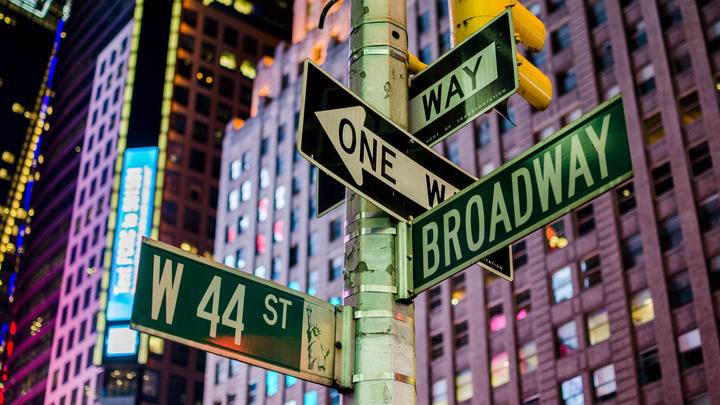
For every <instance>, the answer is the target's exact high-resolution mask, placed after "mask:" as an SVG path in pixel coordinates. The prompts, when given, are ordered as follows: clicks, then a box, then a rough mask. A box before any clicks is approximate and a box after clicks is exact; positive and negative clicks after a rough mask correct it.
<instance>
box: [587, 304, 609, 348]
mask: <svg viewBox="0 0 720 405" xmlns="http://www.w3.org/2000/svg"><path fill="white" fill-rule="evenodd" d="M587 328H588V338H589V340H590V346H594V345H596V344H598V343H600V342H604V341H606V340H608V339H609V338H610V322H609V321H608V314H607V311H606V310H605V309H601V310H599V311H596V312H593V313H592V314H589V315H588V317H587Z"/></svg>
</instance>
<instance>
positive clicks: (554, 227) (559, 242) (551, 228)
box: [545, 219, 568, 252]
mask: <svg viewBox="0 0 720 405" xmlns="http://www.w3.org/2000/svg"><path fill="white" fill-rule="evenodd" d="M545 237H546V238H547V241H548V248H549V249H550V251H551V252H552V251H555V250H557V249H562V248H564V247H565V246H567V244H568V241H567V237H566V236H565V223H564V221H563V220H562V219H561V220H559V221H556V222H553V223H552V224H550V225H548V226H546V227H545Z"/></svg>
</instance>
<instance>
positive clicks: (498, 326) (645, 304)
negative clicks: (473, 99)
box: [205, 0, 720, 405]
mask: <svg viewBox="0 0 720 405" xmlns="http://www.w3.org/2000/svg"><path fill="white" fill-rule="evenodd" d="M348 3H350V2H349V1H345V2H343V4H342V5H340V6H336V7H338V9H337V11H335V13H334V14H331V15H330V16H329V17H328V20H327V21H326V28H325V29H323V30H318V29H317V28H316V26H317V22H318V19H319V12H320V9H321V8H322V7H323V6H324V3H323V2H321V1H319V0H318V1H316V0H309V1H308V0H303V1H296V2H295V7H294V12H295V13H294V16H293V21H294V24H293V40H292V43H290V44H287V45H286V44H283V45H281V46H280V47H278V49H276V51H275V54H274V56H273V62H272V63H269V64H265V65H262V66H260V67H259V68H258V76H257V78H256V80H255V85H254V89H253V93H252V94H253V97H252V100H253V107H252V113H253V118H251V119H249V120H248V121H246V122H245V124H244V126H242V127H241V128H239V129H238V128H237V127H236V126H233V125H228V127H227V130H226V136H225V141H224V145H223V160H222V167H221V170H220V172H221V173H220V174H221V179H220V194H219V197H218V211H217V231H216V239H215V251H214V252H215V259H216V260H217V261H222V262H224V263H225V264H227V265H231V266H235V267H237V268H240V269H242V270H243V271H247V272H253V273H254V274H255V275H258V276H261V277H265V278H268V279H271V280H274V281H277V282H280V283H283V284H287V285H289V286H290V287H292V288H295V289H298V290H300V291H304V292H307V293H308V294H312V295H317V296H318V297H320V298H323V299H327V300H330V301H331V302H339V301H340V297H341V296H342V289H343V287H342V281H340V280H342V268H343V265H344V263H343V234H344V208H339V209H336V210H334V211H331V212H330V213H329V214H327V215H326V216H324V217H322V218H319V219H317V218H315V214H316V212H315V211H316V210H315V207H316V206H317V204H316V201H317V196H316V195H315V181H316V178H317V171H316V170H315V169H314V168H311V167H310V165H309V164H308V163H307V162H305V161H304V160H303V159H300V158H299V157H298V156H297V154H296V152H295V151H294V150H295V146H294V135H295V133H296V130H297V121H298V118H297V117H298V114H299V109H300V103H301V100H300V89H301V78H302V71H301V62H302V60H303V59H304V58H306V57H309V58H311V59H313V60H314V61H316V62H317V63H320V64H323V66H324V67H325V69H326V70H328V71H329V72H330V73H331V74H333V75H334V76H335V77H336V78H338V79H339V80H340V81H342V82H344V83H347V81H346V77H347V63H348V61H347V57H348V54H349V52H348V45H347V42H343V41H344V40H345V39H346V38H347V35H348V31H349V23H350V22H349V15H348V14H349V5H348ZM523 3H524V4H525V5H526V6H527V7H528V8H529V9H530V10H531V11H532V12H533V13H535V14H536V15H538V16H539V17H540V19H541V20H542V21H543V22H544V23H545V25H546V28H547V41H546V45H545V49H544V51H543V52H542V53H539V54H528V55H527V57H528V58H529V59H530V60H531V61H532V63H534V64H535V65H536V66H539V67H540V68H541V69H542V70H543V71H544V72H546V73H547V74H548V76H549V77H550V78H551V80H552V82H553V88H554V99H553V102H552V103H551V105H550V107H549V108H548V109H547V110H546V111H542V112H539V111H535V110H534V109H532V108H531V107H530V106H529V105H528V104H527V103H525V102H524V101H523V100H522V99H520V98H519V97H518V96H514V97H512V98H511V101H510V104H509V109H508V115H509V118H511V120H512V121H513V122H514V123H515V124H516V126H514V125H513V124H512V123H511V122H509V121H507V120H505V119H503V118H502V117H500V116H499V115H497V114H495V113H490V114H486V115H485V116H483V117H480V118H478V119H477V120H476V121H475V122H474V123H473V124H472V125H469V126H467V127H466V128H464V129H462V130H460V131H459V132H458V133H456V134H455V135H453V136H451V137H449V138H448V139H447V140H446V141H444V142H443V143H442V144H441V145H439V146H437V147H436V149H437V150H440V151H442V152H443V153H444V154H445V156H447V157H448V158H449V159H450V160H452V161H453V162H455V163H458V164H459V165H461V166H462V167H464V168H465V169H467V170H468V171H470V172H472V173H476V174H477V175H478V176H480V175H485V174H488V173H490V172H492V171H493V170H494V169H495V168H498V167H499V166H501V165H502V164H504V163H506V162H508V161H510V160H511V159H512V158H513V157H515V156H517V155H519V154H520V153H521V152H522V151H524V150H525V149H527V148H529V147H530V146H532V145H533V144H535V143H537V142H538V141H540V140H542V139H544V138H545V137H547V136H550V135H552V134H553V133H555V132H556V131H557V130H559V129H561V128H562V127H564V126H565V125H567V124H569V123H570V122H572V121H574V120H575V119H577V118H579V117H580V116H581V115H582V114H583V113H585V112H587V111H589V110H590V109H592V108H593V107H595V106H597V105H598V104H600V103H602V102H603V101H604V100H607V99H609V98H611V97H612V96H613V95H615V94H617V93H619V92H622V93H623V99H624V103H625V112H626V115H627V125H628V132H629V136H630V145H631V149H632V156H633V166H634V168H635V177H634V178H633V179H632V180H631V181H629V182H627V183H625V184H623V185H621V186H619V187H617V188H616V189H615V190H613V191H611V192H608V193H606V194H604V195H602V196H600V197H599V198H597V199H595V200H593V201H592V202H591V203H589V204H587V205H585V206H583V207H580V208H578V209H576V210H574V211H573V212H572V213H569V214H568V215H566V216H564V217H563V218H561V219H560V220H558V221H556V222H554V223H552V224H551V225H549V226H548V227H546V228H544V229H541V230H538V231H537V232H534V233H533V234H531V235H529V236H527V237H526V238H524V239H523V240H521V241H519V242H517V243H515V244H514V246H513V252H514V262H515V281H514V282H513V283H508V282H505V281H503V280H500V279H496V278H494V277H492V276H490V275H488V274H487V273H486V272H484V271H482V270H481V269H480V268H478V267H475V266H474V267H471V268H469V269H467V270H466V271H464V272H462V273H460V274H458V275H457V276H455V277H453V278H452V279H450V280H447V281H445V282H443V283H441V284H440V285H438V286H437V287H435V288H433V289H431V290H429V291H428V292H426V293H423V294H421V296H420V297H419V298H417V299H416V300H415V311H416V312H415V315H416V317H415V325H416V355H417V366H418V369H417V380H416V387H417V393H418V403H420V404H437V405H440V404H470V403H472V404H489V403H493V404H528V405H529V404H539V403H565V404H582V403H587V404H590V403H598V402H605V403H620V402H625V403H643V404H659V403H665V404H681V403H687V404H709V403H711V402H712V403H715V402H719V401H720V385H718V384H714V382H716V381H720V379H719V378H720V376H719V375H718V373H719V372H720V370H719V369H718V368H717V367H715V366H713V364H717V362H718V361H720V344H719V341H718V321H717V320H718V315H719V314H718V311H719V310H720V293H718V291H720V200H719V199H718V189H719V186H720V165H718V162H719V161H720V138H719V137H717V136H715V135H713V134H714V133H715V132H714V130H713V128H717V127H718V125H719V124H720V109H718V94H717V92H718V89H720V84H718V77H719V76H718V74H719V72H720V46H719V44H720V11H717V10H718V5H720V2H718V1H709V0H705V1H698V2H689V1H658V2H652V1H633V0H628V1H620V2H616V1H604V0H594V1H593V0H585V1H582V2H565V1H563V0H536V1H526V2H523ZM408 34H409V41H410V43H409V48H410V50H411V52H413V53H414V54H416V55H418V56H419V58H420V59H421V60H423V61H425V62H427V63H430V62H432V61H433V60H434V59H436V58H437V57H439V56H440V55H442V54H443V53H444V52H446V51H447V50H449V49H450V46H451V43H450V38H451V36H450V31H449V23H448V9H447V3H446V2H445V1H444V0H440V1H432V2H430V1H417V0H410V1H408ZM478 309H483V310H478ZM205 390H206V395H205V404H206V405H210V404H222V405H229V404H232V403H243V404H245V403H247V404H251V403H267V404H304V405H311V404H316V403H317V404H337V403H339V396H338V394H337V393H336V392H335V391H333V390H331V389H328V388H325V387H321V386H318V385H315V384H310V383H306V382H303V381H297V380H295V379H293V378H286V377H284V376H282V375H278V374H277V373H274V372H269V371H264V370H262V369H258V368H253V367H249V366H246V365H244V364H241V363H238V362H235V361H231V360H228V359H225V358H221V357H218V356H214V355H208V362H207V371H206V377H205Z"/></svg>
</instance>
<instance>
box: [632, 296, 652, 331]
mask: <svg viewBox="0 0 720 405" xmlns="http://www.w3.org/2000/svg"><path fill="white" fill-rule="evenodd" d="M630 312H631V315H632V322H633V325H634V326H640V325H642V324H644V323H648V322H650V321H652V320H653V319H655V310H654V308H653V300H652V297H651V296H650V290H649V289H647V288H646V289H644V290H640V291H638V292H636V293H635V294H633V295H632V298H631V299H630Z"/></svg>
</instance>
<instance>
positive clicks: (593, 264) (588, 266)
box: [580, 253, 602, 289]
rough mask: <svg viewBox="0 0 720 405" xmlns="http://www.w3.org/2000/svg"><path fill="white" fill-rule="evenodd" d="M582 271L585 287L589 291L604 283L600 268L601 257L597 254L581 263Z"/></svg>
mask: <svg viewBox="0 0 720 405" xmlns="http://www.w3.org/2000/svg"><path fill="white" fill-rule="evenodd" d="M580 271H582V278H583V287H584V288H585V289H588V288H590V287H593V286H596V285H598V284H600V283H601V282H602V271H601V268H600V255H599V254H597V253H595V254H593V255H592V256H590V257H588V258H586V259H583V260H581V261H580Z"/></svg>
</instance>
